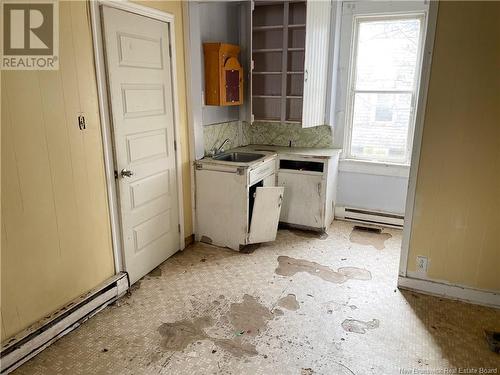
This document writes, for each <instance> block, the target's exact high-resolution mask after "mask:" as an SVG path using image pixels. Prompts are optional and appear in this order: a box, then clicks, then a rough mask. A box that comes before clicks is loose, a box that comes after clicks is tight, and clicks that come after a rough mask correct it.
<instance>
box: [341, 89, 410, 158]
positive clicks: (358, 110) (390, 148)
mask: <svg viewBox="0 0 500 375" xmlns="http://www.w3.org/2000/svg"><path fill="white" fill-rule="evenodd" d="M410 112H411V94H387V93H377V94H365V93H356V94H355V96H354V108H353V123H352V138H351V156H352V157H355V158H360V159H369V160H378V161H389V162H406V160H407V151H406V144H407V140H408V127H409V123H410Z"/></svg>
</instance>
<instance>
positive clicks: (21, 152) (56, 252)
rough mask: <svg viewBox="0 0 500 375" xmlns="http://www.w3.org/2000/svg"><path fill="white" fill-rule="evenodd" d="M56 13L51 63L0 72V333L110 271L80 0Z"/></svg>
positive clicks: (53, 307) (12, 331)
mask: <svg viewBox="0 0 500 375" xmlns="http://www.w3.org/2000/svg"><path fill="white" fill-rule="evenodd" d="M60 13H61V14H60V69H59V70H58V71H45V72H42V71H5V72H3V74H2V133H3V134H2V142H3V144H2V155H1V156H2V265H1V266H2V276H1V284H2V285H1V290H2V299H1V302H2V305H1V312H2V339H5V338H6V337H8V336H10V335H12V334H15V333H17V332H18V331H20V330H21V329H23V328H25V327H26V326H27V325H29V324H30V323H33V322H35V321H37V320H39V319H40V318H41V317H43V316H45V315H47V314H49V313H51V312H53V311H54V310H56V309H57V308H59V307H60V306H62V305H64V304H66V303H67V302H69V301H70V300H71V299H73V298H75V297H77V296H78V295H80V294H82V293H84V292H86V291H88V290H89V289H91V288H93V287H95V286H96V285H98V284H99V283H101V282H102V281H104V280H105V279H107V278H108V277H111V276H112V275H113V273H114V269H113V254H112V247H111V236H110V228H109V215H108V208H107V207H108V206H107V204H108V203H107V198H106V188H105V175H104V166H103V156H102V155H103V152H102V143H101V130H100V123H99V113H98V105H97V92H96V84H95V73H94V68H93V57H92V41H91V34H90V30H89V27H88V20H87V10H86V5H85V3H84V2H72V3H61V6H60ZM80 112H83V113H84V114H85V117H86V120H87V130H85V131H83V132H82V131H80V130H79V129H78V126H77V116H78V114H79V113H80Z"/></svg>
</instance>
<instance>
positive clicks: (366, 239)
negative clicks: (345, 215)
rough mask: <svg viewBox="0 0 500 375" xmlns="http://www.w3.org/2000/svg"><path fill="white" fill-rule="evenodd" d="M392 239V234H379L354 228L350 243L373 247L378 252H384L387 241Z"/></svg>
mask: <svg viewBox="0 0 500 375" xmlns="http://www.w3.org/2000/svg"><path fill="white" fill-rule="evenodd" d="M391 237H392V235H391V234H390V233H377V232H372V231H369V230H363V229H361V228H353V229H352V232H351V235H350V237H349V241H351V242H354V243H357V244H359V245H367V246H370V245H371V246H373V247H374V248H375V249H377V250H383V249H385V241H387V240H388V239H389V238H391Z"/></svg>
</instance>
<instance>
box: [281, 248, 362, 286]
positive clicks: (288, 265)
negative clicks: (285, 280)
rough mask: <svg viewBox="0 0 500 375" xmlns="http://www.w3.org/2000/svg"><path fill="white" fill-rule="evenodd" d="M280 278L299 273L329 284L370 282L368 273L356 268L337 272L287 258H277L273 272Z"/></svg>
mask: <svg viewBox="0 0 500 375" xmlns="http://www.w3.org/2000/svg"><path fill="white" fill-rule="evenodd" d="M274 272H275V273H276V274H278V275H281V276H293V275H295V274H296V273H299V272H307V273H309V274H311V275H313V276H317V277H319V278H321V279H323V280H325V281H329V282H331V283H337V284H341V283H344V282H346V281H347V280H349V279H356V280H371V278H372V274H371V273H370V271H368V270H365V269H363V268H357V267H341V268H339V269H338V270H337V271H334V270H332V269H331V268H329V267H327V266H323V265H322V264H319V263H316V262H311V261H308V260H305V259H295V258H290V257H288V256H283V255H282V256H279V257H278V267H277V268H276V270H275V271H274Z"/></svg>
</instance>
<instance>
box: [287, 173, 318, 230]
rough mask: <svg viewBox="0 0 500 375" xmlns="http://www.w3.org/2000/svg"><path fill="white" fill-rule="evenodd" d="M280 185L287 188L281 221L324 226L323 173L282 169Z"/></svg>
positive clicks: (307, 225)
mask: <svg viewBox="0 0 500 375" xmlns="http://www.w3.org/2000/svg"><path fill="white" fill-rule="evenodd" d="M278 186H283V187H284V188H285V191H284V193H283V194H284V199H283V207H282V208H281V215H280V221H282V222H285V223H288V224H294V225H301V226H306V227H311V228H322V227H324V224H323V223H324V220H323V218H324V209H323V207H324V205H323V202H324V194H325V192H324V188H323V186H324V184H323V174H320V173H307V172H305V173H301V172H299V171H290V172H287V171H285V170H280V172H279V173H278Z"/></svg>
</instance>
